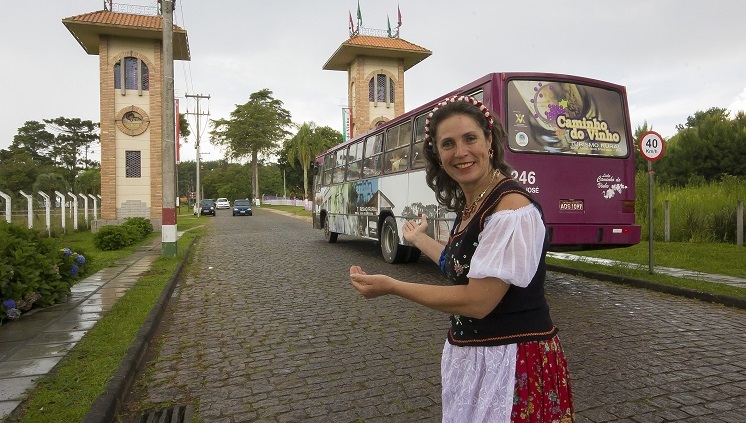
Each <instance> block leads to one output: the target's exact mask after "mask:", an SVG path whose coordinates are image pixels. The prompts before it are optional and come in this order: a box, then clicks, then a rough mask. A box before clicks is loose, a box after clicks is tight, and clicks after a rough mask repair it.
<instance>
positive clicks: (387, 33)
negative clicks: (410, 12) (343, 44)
mask: <svg viewBox="0 0 746 423" xmlns="http://www.w3.org/2000/svg"><path fill="white" fill-rule="evenodd" d="M358 35H368V36H371V37H382V38H399V28H398V27H396V28H394V29H391V30H388V29H378V28H366V27H364V26H358V27H357V28H355V30H354V31H352V32H350V38H352V37H357V36H358Z"/></svg>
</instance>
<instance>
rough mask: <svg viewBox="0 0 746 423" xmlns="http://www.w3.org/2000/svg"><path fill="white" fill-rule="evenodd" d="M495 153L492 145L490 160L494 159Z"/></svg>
mask: <svg viewBox="0 0 746 423" xmlns="http://www.w3.org/2000/svg"><path fill="white" fill-rule="evenodd" d="M494 155H495V152H494V151H492V147H490V160H492V157H493V156H494Z"/></svg>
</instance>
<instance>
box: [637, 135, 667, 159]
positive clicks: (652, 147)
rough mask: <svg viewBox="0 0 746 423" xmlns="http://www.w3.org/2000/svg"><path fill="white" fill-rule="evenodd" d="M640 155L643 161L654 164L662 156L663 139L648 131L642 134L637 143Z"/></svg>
mask: <svg viewBox="0 0 746 423" xmlns="http://www.w3.org/2000/svg"><path fill="white" fill-rule="evenodd" d="M638 146H639V148H640V153H641V154H642V157H645V159H647V160H649V161H651V162H654V161H656V160H658V159H660V158H661V156H662V155H663V150H664V145H663V137H661V136H660V134H659V133H657V132H654V131H648V132H645V133H644V134H642V137H640V142H639V143H638Z"/></svg>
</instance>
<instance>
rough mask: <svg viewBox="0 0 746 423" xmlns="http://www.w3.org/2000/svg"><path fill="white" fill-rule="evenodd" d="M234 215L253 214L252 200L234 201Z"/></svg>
mask: <svg viewBox="0 0 746 423" xmlns="http://www.w3.org/2000/svg"><path fill="white" fill-rule="evenodd" d="M233 216H251V200H236V201H234V202H233Z"/></svg>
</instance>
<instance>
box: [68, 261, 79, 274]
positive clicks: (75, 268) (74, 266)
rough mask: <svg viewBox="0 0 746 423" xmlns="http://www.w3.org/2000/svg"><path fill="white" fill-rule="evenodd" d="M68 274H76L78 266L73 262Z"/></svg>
mask: <svg viewBox="0 0 746 423" xmlns="http://www.w3.org/2000/svg"><path fill="white" fill-rule="evenodd" d="M70 274H71V275H73V276H75V275H77V274H78V266H76V265H74V264H73V267H71V268H70Z"/></svg>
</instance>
